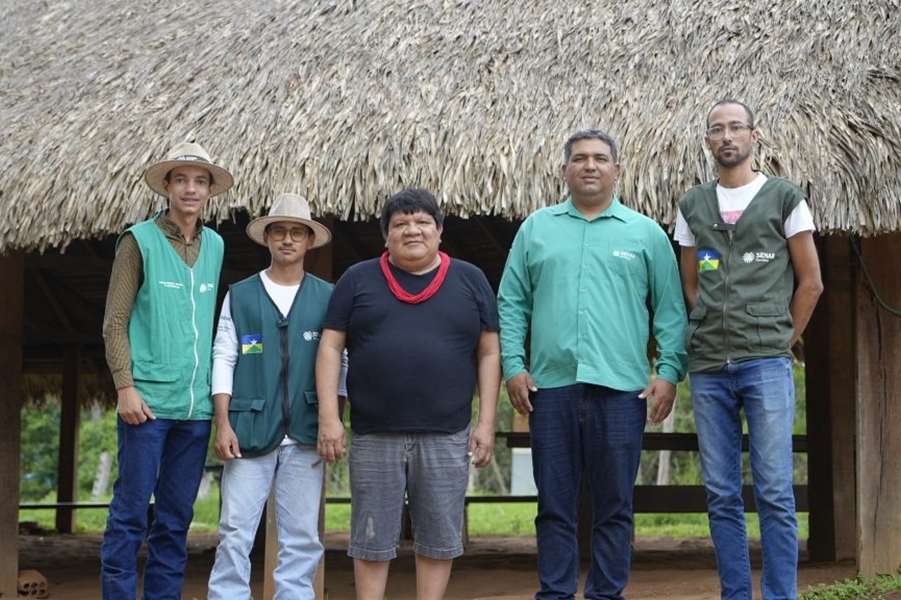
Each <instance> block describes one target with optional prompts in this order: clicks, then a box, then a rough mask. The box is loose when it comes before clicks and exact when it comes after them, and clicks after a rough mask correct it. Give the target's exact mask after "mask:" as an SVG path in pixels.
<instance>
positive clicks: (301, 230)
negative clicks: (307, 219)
mask: <svg viewBox="0 0 901 600" xmlns="http://www.w3.org/2000/svg"><path fill="white" fill-rule="evenodd" d="M266 231H268V232H269V235H270V237H272V239H274V240H275V241H276V242H280V241H282V240H283V239H285V236H286V235H288V231H289V230H288V229H286V228H284V227H267V228H266ZM290 232H291V239H292V240H294V241H295V242H302V241H304V240H305V239H306V238H307V236H308V235H309V234H310V230H309V229H307V228H306V227H292V228H291V229H290Z"/></svg>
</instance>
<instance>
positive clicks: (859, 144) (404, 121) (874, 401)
mask: <svg viewBox="0 0 901 600" xmlns="http://www.w3.org/2000/svg"><path fill="white" fill-rule="evenodd" d="M0 6H2V13H3V15H4V19H3V20H2V22H0V31H2V35H0V253H2V255H3V257H2V259H0V276H2V281H3V287H2V292H0V371H2V372H0V380H3V381H4V386H3V388H2V392H0V398H2V399H0V479H2V481H3V486H2V488H0V540H3V544H2V545H0V595H3V594H6V595H13V594H14V593H15V590H14V585H15V574H16V570H17V554H16V544H15V539H16V538H15V533H16V520H17V516H16V512H15V507H16V504H17V501H18V484H17V482H18V479H19V466H18V456H19V431H18V423H19V411H20V407H21V405H22V400H23V398H24V397H25V396H26V393H28V394H35V395H40V394H43V393H44V392H46V391H47V390H48V389H52V390H53V391H55V393H57V394H59V395H60V396H61V397H62V398H63V402H64V414H67V415H68V417H65V416H64V419H65V418H73V419H74V415H75V407H76V406H77V402H78V400H79V399H82V400H83V399H85V398H89V397H96V396H102V395H104V394H107V395H109V394H110V393H111V392H112V390H111V387H110V384H109V379H108V376H107V375H106V374H105V365H104V361H103V350H102V340H101V337H100V322H101V318H102V311H103V301H104V296H105V289H106V282H107V279H108V273H109V266H110V263H111V258H112V255H113V245H114V240H115V235H116V234H117V233H118V232H120V231H121V230H122V229H123V228H124V227H125V226H127V225H128V224H130V223H134V222H136V221H140V220H142V219H144V218H146V217H147V216H148V215H150V214H152V212H153V211H154V210H155V209H156V208H157V207H158V206H159V204H160V198H159V197H156V196H155V195H154V194H153V193H152V192H151V191H150V190H149V189H148V188H147V187H146V186H145V185H144V183H143V181H142V174H143V170H144V169H145V168H146V166H147V165H148V164H149V163H150V162H152V161H154V160H156V159H159V158H160V157H162V156H164V154H165V152H166V150H167V149H168V148H169V147H170V146H172V145H174V144H175V143H177V142H180V141H183V140H189V139H190V140H196V141H198V142H200V143H202V144H203V145H204V146H205V147H206V148H207V149H208V150H209V151H210V152H211V154H212V155H213V157H214V159H215V160H216V161H217V162H220V163H221V164H224V165H226V166H228V167H229V168H230V169H231V170H232V171H233V173H234V174H235V176H236V181H237V185H236V186H235V187H234V188H233V189H232V190H231V191H230V192H229V193H228V194H227V195H225V196H224V197H223V198H221V199H219V200H216V201H214V202H212V203H211V205H210V206H209V210H208V213H207V217H208V218H209V220H210V221H211V222H212V223H213V224H214V226H217V227H219V228H220V230H221V231H223V232H224V233H225V234H226V238H227V244H228V250H227V259H226V269H225V272H224V274H223V280H224V281H226V282H230V281H234V280H236V279H237V278H238V277H240V276H243V275H244V274H247V273H250V272H253V271H254V270H256V269H257V268H259V267H260V266H261V265H262V264H263V262H264V260H265V257H262V256H260V254H259V251H258V249H256V248H254V247H253V246H252V245H251V244H250V243H249V242H247V241H246V239H244V236H243V233H242V226H243V224H244V223H246V222H247V219H249V218H253V217H255V216H258V215H259V214H261V213H263V212H265V210H266V208H267V207H268V205H269V204H270V203H271V201H272V199H273V198H274V196H275V194H276V193H277V192H280V191H292V192H298V193H301V194H303V195H305V196H306V197H307V198H309V199H310V200H311V203H312V206H313V211H314V214H316V215H317V216H319V217H320V218H323V219H327V220H328V221H329V222H330V223H331V224H332V225H333V226H334V228H335V230H336V242H335V244H333V245H332V246H331V247H330V248H331V249H330V250H328V251H325V252H321V253H320V254H316V255H315V256H313V257H312V260H313V262H314V263H315V264H314V267H313V268H314V269H315V270H316V271H317V272H319V273H323V274H325V275H326V276H336V275H338V274H340V272H341V271H342V270H343V268H345V267H346V265H347V264H350V263H352V262H355V261H356V260H359V259H360V258H367V257H371V256H374V255H375V254H376V253H377V252H378V251H379V248H380V247H381V242H380V239H379V234H378V231H377V229H376V228H375V227H374V226H373V224H372V222H371V220H370V219H371V218H372V217H373V216H374V215H375V214H376V213H377V210H378V207H379V205H380V203H381V201H382V200H383V199H384V198H385V197H386V196H387V195H389V194H391V193H393V192H394V191H397V190H398V189H400V188H402V187H405V186H408V185H416V186H422V187H426V188H429V189H431V190H433V191H434V192H435V193H436V195H437V196H438V198H439V200H440V201H441V202H442V203H443V205H444V207H445V210H446V212H447V213H448V214H450V215H453V216H454V217H455V218H454V219H453V221H452V223H451V224H450V226H449V227H448V235H447V236H446V238H445V243H446V244H447V245H448V246H450V248H449V250H450V251H451V252H453V253H456V254H457V255H458V256H461V257H463V258H466V259H468V260H471V261H473V262H475V263H477V264H479V265H480V266H482V267H483V268H484V269H485V270H486V272H488V274H489V277H490V278H491V279H492V280H493V281H495V282H496V280H497V277H498V275H499V273H500V269H501V267H502V265H503V260H504V257H505V253H506V250H507V247H508V246H509V241H510V239H511V238H512V235H513V233H514V232H515V229H516V223H517V221H518V220H520V219H522V218H524V217H525V216H526V215H528V214H529V213H530V212H531V211H533V210H534V209H536V208H539V207H541V206H545V205H547V204H550V203H554V202H557V201H558V200H559V199H560V198H561V197H562V195H563V193H564V190H563V187H562V181H561V177H560V176H559V165H560V163H561V162H562V155H561V146H562V143H563V141H564V140H565V139H566V137H567V136H568V134H570V133H571V132H573V131H574V130H577V129H581V128H585V127H601V128H603V129H606V130H607V131H608V132H610V133H611V134H612V135H613V136H614V138H615V139H617V140H618V142H619V144H620V146H621V150H622V162H623V164H624V167H625V171H624V175H623V177H622V179H621V184H620V193H621V196H622V198H623V200H624V202H625V203H627V204H629V205H631V206H633V207H636V208H637V209H639V210H641V211H642V212H644V213H646V214H648V215H649V216H651V217H653V218H655V219H657V220H658V221H659V222H660V223H661V224H663V225H664V226H667V227H669V226H671V225H672V223H673V221H674V215H675V205H676V202H677V200H678V198H679V197H680V195H681V194H682V193H683V192H684V190H686V189H687V188H688V187H689V186H691V185H694V184H696V183H698V182H701V181H704V180H707V179H709V178H710V177H712V175H713V169H712V165H711V164H710V162H709V159H708V157H707V156H706V154H705V152H704V150H703V147H702V144H701V137H702V132H703V129H704V116H705V113H706V111H707V110H708V108H709V107H710V105H711V104H712V102H714V101H715V100H718V99H720V98H723V97H734V98H738V99H741V100H743V101H745V102H747V103H748V104H750V105H751V106H752V107H754V109H755V110H756V112H757V118H758V119H757V120H758V124H759V125H760V127H761V129H762V143H761V145H760V147H759V148H758V157H759V160H760V164H761V168H763V169H765V170H767V171H770V172H773V173H776V174H779V175H783V176H785V177H788V178H790V179H792V180H794V181H796V182H797V183H798V184H800V185H801V186H802V187H804V189H805V190H806V191H807V192H808V194H809V197H810V201H811V206H812V209H813V213H814V216H815V220H816V223H817V226H818V227H819V230H820V233H819V237H818V243H819V246H820V250H821V256H822V259H823V268H824V281H825V283H826V293H825V294H824V296H823V298H822V300H821V302H820V306H819V308H818V310H817V313H816V315H815V318H814V321H813V322H812V324H811V328H810V330H809V333H808V336H807V343H806V357H807V361H808V379H809V381H808V394H809V397H810V400H809V402H808V406H809V407H810V409H809V412H810V414H809V417H808V418H809V423H808V431H809V437H810V443H809V447H810V486H811V493H810V498H811V499H810V503H811V506H810V510H811V539H810V552H811V555H815V556H818V557H822V558H827V559H829V558H832V559H834V558H845V557H854V558H855V559H856V560H857V564H858V567H859V570H860V571H861V572H863V573H865V574H872V573H875V572H883V571H894V570H897V569H898V568H899V566H901V461H898V460H897V457H898V456H899V454H901V435H898V434H897V432H898V430H899V429H901V398H899V392H898V390H899V389H901V385H899V384H901V375H899V370H898V369H897V365H898V363H899V354H901V321H899V320H898V319H897V312H894V313H892V312H889V311H888V310H887V309H885V308H883V307H882V306H881V305H880V302H884V303H886V305H888V306H889V307H892V306H893V307H895V308H897V307H898V306H899V304H901V276H899V272H901V44H898V42H897V40H898V39H901V17H899V11H898V10H897V3H895V2H889V1H885V0H864V1H862V2H858V3H856V4H854V5H853V6H852V5H848V4H847V3H836V2H815V3H810V2H806V1H804V0H785V1H783V2H780V3H776V4H753V3H752V4H751V5H736V4H735V3H730V2H723V1H721V0H709V1H705V2H701V1H699V0H668V1H666V2H660V1H656V0H637V1H636V2H619V3H615V2H602V3H600V4H598V3H594V4H590V3H589V4H584V5H561V4H559V3H556V2H550V1H548V0H522V1H514V0H495V1H493V2H480V1H479V0H404V1H391V0H317V1H315V2H311V1H309V0H272V1H271V2H263V3H252V2H246V1H243V0H217V1H216V2H213V1H211V0H193V1H191V2H186V1H183V0H175V1H173V2H165V3H163V2H144V3H137V2H121V1H115V0H90V1H89V2H82V3H73V2H71V1H69V0H46V1H43V2H34V1H13V0H0ZM855 249H859V253H857V252H855ZM877 293H878V296H877ZM68 435H69V437H70V438H71V437H72V436H74V435H75V433H74V432H73V433H70V434H68ZM68 441H69V442H71V441H72V440H71V439H70V440H68ZM70 459H71V457H70ZM64 483H66V485H69V486H70V487H71V485H72V482H71V481H69V482H64Z"/></svg>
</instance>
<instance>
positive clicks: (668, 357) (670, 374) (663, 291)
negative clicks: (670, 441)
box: [639, 230, 688, 425]
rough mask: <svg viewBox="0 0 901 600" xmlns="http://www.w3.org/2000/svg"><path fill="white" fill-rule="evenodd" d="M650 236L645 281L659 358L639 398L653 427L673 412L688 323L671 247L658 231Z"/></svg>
mask: <svg viewBox="0 0 901 600" xmlns="http://www.w3.org/2000/svg"><path fill="white" fill-rule="evenodd" d="M654 233H655V237H654V242H653V245H652V248H653V250H652V252H653V255H652V257H651V261H650V265H651V270H652V272H651V273H650V279H649V281H650V285H651V290H650V292H651V309H652V311H653V332H654V339H655V340H656V341H657V351H658V352H659V353H660V356H659V357H658V358H657V361H656V364H655V370H656V371H657V376H656V377H655V378H654V379H653V380H652V381H651V382H650V383H649V385H648V386H647V387H646V388H645V389H644V391H642V393H641V394H640V395H639V397H641V398H648V399H649V400H650V402H651V406H650V408H649V411H648V422H649V423H651V424H654V425H656V424H658V423H660V422H661V421H663V419H665V418H666V417H667V415H669V413H670V411H671V410H672V409H673V402H674V401H675V399H676V385H677V384H678V383H679V382H680V381H682V379H684V378H685V372H686V370H687V369H688V353H687V352H686V350H685V329H686V327H687V325H688V323H687V320H686V315H685V301H684V299H683V297H682V286H681V285H679V268H678V265H677V263H676V255H675V254H674V253H673V247H672V244H671V243H670V240H669V237H668V236H667V235H666V234H665V233H663V231H662V230H655V232H654Z"/></svg>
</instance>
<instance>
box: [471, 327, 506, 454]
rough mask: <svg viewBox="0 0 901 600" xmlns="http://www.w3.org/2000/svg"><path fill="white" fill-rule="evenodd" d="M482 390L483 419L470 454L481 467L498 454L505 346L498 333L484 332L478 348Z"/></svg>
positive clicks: (474, 437)
mask: <svg viewBox="0 0 901 600" xmlns="http://www.w3.org/2000/svg"><path fill="white" fill-rule="evenodd" d="M476 368H477V376H478V388H479V420H478V422H477V423H476V427H475V429H474V430H473V432H472V436H471V437H470V440H469V455H470V456H471V457H472V464H473V465H475V466H476V467H478V468H481V467H484V466H485V465H487V464H488V463H489V462H491V457H492V456H493V455H494V427H495V422H496V419H497V397H498V394H499V393H500V389H501V345H500V341H499V338H498V334H497V332H496V331H483V332H482V334H481V335H480V336H479V346H478V348H477V349H476Z"/></svg>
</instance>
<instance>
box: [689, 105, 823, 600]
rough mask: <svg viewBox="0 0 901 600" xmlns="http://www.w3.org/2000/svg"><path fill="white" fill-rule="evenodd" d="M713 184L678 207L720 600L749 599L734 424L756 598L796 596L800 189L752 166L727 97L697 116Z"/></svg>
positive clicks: (805, 258) (806, 308)
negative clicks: (702, 120) (756, 526)
mask: <svg viewBox="0 0 901 600" xmlns="http://www.w3.org/2000/svg"><path fill="white" fill-rule="evenodd" d="M706 127H707V130H706V135H705V136H704V143H705V145H706V146H707V148H708V150H710V153H711V155H712V156H713V158H714V159H715V160H716V170H717V179H715V180H713V181H710V182H708V183H705V184H702V185H699V186H696V187H693V188H692V189H690V190H689V191H688V192H687V193H686V194H685V196H684V197H683V198H682V200H681V201H680V202H679V214H678V216H677V222H676V231H675V238H676V241H678V242H679V244H680V246H681V247H682V256H681V267H682V269H681V271H682V286H683V290H684V293H685V298H686V302H687V304H688V308H689V311H690V315H689V331H688V336H687V349H688V354H689V369H688V370H689V374H690V378H691V393H692V405H693V407H694V416H695V422H696V426H697V432H698V443H699V445H700V455H701V467H702V476H703V479H704V485H705V487H706V488H707V510H708V514H709V518H710V533H711V536H712V537H713V542H714V546H715V547H716V555H717V567H718V569H719V576H720V587H721V595H722V598H724V599H739V598H742V599H744V598H751V597H752V585H751V565H750V562H749V558H748V536H747V531H746V530H745V519H744V503H743V502H742V458H741V457H742V416H741V413H742V411H744V416H745V420H746V421H747V426H748V437H749V440H750V458H751V472H752V475H753V483H754V496H755V499H756V504H757V512H758V514H759V515H760V532H761V546H762V549H763V574H762V582H761V587H762V589H761V593H762V595H763V597H764V598H772V599H774V600H775V599H783V598H796V597H797V565H798V525H797V519H796V517H795V497H794V492H793V489H792V470H793V464H792V425H793V422H794V416H795V415H794V413H795V390H794V380H793V377H792V354H791V348H792V346H793V345H794V343H795V342H797V341H798V339H799V338H800V337H801V334H802V332H803V331H804V328H805V326H806V325H807V322H808V320H809V319H810V315H811V313H812V312H813V309H814V306H815V305H816V302H817V298H818V297H819V295H820V293H821V291H822V289H823V284H822V281H821V278H820V269H819V261H818V259H817V252H816V247H815V246H814V243H813V230H814V225H813V219H812V217H811V214H810V209H809V208H808V206H807V202H806V200H805V196H804V192H803V191H802V190H801V189H800V188H798V187H797V186H796V185H794V184H793V183H791V182H789V181H787V180H785V179H781V178H778V177H770V176H767V175H764V174H763V173H761V172H759V171H755V170H754V168H753V166H752V158H751V156H752V153H753V150H754V147H755V146H756V145H757V141H758V136H759V132H758V131H757V129H756V127H755V125H754V115H753V113H752V112H751V109H750V108H748V106H746V105H745V104H742V103H741V102H737V101H735V100H721V101H719V102H717V103H716V104H715V105H714V106H713V108H712V109H711V110H710V112H709V113H708V115H707V125H706Z"/></svg>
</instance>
